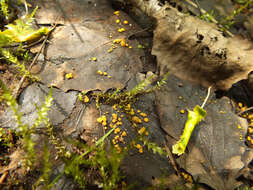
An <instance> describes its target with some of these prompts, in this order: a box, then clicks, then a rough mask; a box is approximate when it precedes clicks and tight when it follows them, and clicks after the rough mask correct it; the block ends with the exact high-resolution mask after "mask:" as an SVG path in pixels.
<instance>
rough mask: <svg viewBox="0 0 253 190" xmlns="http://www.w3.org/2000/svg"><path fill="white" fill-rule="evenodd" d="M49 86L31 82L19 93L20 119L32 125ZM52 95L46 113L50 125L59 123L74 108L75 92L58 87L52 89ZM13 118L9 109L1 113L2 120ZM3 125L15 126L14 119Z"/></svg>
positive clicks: (14, 127)
mask: <svg viewBox="0 0 253 190" xmlns="http://www.w3.org/2000/svg"><path fill="white" fill-rule="evenodd" d="M49 90H50V89H49V88H47V87H46V86H44V85H41V84H35V83H34V84H32V85H30V86H28V87H27V88H26V89H24V91H23V92H22V93H21V95H20V97H19V104H20V110H19V111H20V112H22V113H23V117H22V120H23V122H24V123H26V124H28V125H32V124H33V123H34V121H35V119H36V118H37V109H36V106H37V107H38V108H39V107H40V106H41V105H42V104H43V102H44V101H45V97H46V96H48V93H49ZM52 97H53V98H54V100H53V105H52V107H51V109H50V111H49V113H48V117H49V119H50V122H51V124H52V125H54V126H56V125H59V124H60V123H62V122H63V121H64V119H66V118H67V117H68V116H69V115H70V114H71V111H72V109H73V108H74V103H75V101H76V98H77V93H76V92H74V91H72V92H68V93H64V92H62V91H61V90H59V89H53V94H52ZM11 118H13V113H12V111H11V110H7V111H6V112H5V114H4V115H3V118H2V120H3V122H4V121H9V120H10V119H11ZM4 127H10V128H13V129H16V128H17V124H16V123H15V121H14V120H11V121H10V122H7V123H6V124H5V125H4Z"/></svg>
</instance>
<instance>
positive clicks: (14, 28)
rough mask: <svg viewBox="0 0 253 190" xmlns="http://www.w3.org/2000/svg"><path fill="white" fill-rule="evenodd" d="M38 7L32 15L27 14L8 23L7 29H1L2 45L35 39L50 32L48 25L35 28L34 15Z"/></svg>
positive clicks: (0, 42) (0, 43)
mask: <svg viewBox="0 0 253 190" xmlns="http://www.w3.org/2000/svg"><path fill="white" fill-rule="evenodd" d="M36 9H37V8H36ZM36 9H35V10H34V11H33V13H32V14H31V15H25V16H23V17H21V18H19V19H17V20H15V21H14V23H15V24H8V25H6V28H7V29H6V30H4V31H0V47H1V46H3V45H8V44H9V43H13V42H18V43H20V42H29V41H35V40H37V39H39V38H40V37H42V36H43V35H47V34H48V33H49V32H50V30H49V29H48V28H46V27H41V28H39V29H34V28H33V25H32V22H33V20H34V19H33V15H34V14H35V11H36Z"/></svg>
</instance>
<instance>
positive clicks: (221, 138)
mask: <svg viewBox="0 0 253 190" xmlns="http://www.w3.org/2000/svg"><path fill="white" fill-rule="evenodd" d="M178 82H181V83H183V86H182V87H178V85H177V83H178ZM205 96H206V90H205V89H203V88H201V87H198V86H193V85H191V84H189V83H186V82H183V81H181V80H179V79H178V78H176V77H173V76H171V77H169V79H168V81H167V85H166V86H165V88H163V89H162V90H161V91H158V92H157V93H156V101H157V102H156V105H157V110H158V115H159V118H160V121H161V127H162V128H163V129H164V131H166V132H167V134H168V136H169V137H170V143H169V146H170V147H172V145H173V144H175V143H176V141H177V139H179V138H180V135H181V134H182V132H183V128H184V124H185V122H186V119H187V114H186V113H184V114H182V113H180V110H181V109H193V108H194V107H195V106H196V105H201V104H202V102H203V100H204V98H205ZM205 110H206V111H207V116H206V118H205V120H204V121H203V122H201V123H200V124H199V125H198V126H197V127H196V128H195V130H194V132H193V134H192V137H191V139H190V142H189V145H188V149H187V151H186V153H185V154H184V155H182V156H181V157H179V158H178V159H177V163H178V164H179V166H180V167H181V168H183V169H185V170H186V171H187V172H189V173H190V174H192V175H193V177H194V179H195V180H198V182H200V183H204V184H207V185H208V186H210V187H212V188H214V189H233V188H234V187H236V186H237V185H238V184H239V183H238V181H237V180H236V179H237V177H239V176H240V175H241V174H242V171H243V170H242V169H244V168H247V167H248V164H249V162H250V160H252V154H250V152H252V151H251V150H248V148H247V147H246V145H245V143H244V139H243V138H244V136H245V135H246V132H247V121H246V120H245V119H242V118H240V117H238V116H237V115H235V114H234V113H233V111H232V107H231V104H230V102H229V99H228V98H226V97H223V98H221V99H216V98H215V96H214V95H213V94H211V97H210V99H209V101H208V103H207V105H206V106H205ZM245 158H247V159H245Z"/></svg>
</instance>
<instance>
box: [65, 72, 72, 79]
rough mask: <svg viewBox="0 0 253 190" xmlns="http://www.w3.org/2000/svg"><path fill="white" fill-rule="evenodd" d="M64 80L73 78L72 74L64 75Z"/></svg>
mask: <svg viewBox="0 0 253 190" xmlns="http://www.w3.org/2000/svg"><path fill="white" fill-rule="evenodd" d="M65 77H66V79H72V78H73V74H72V73H67V74H66V75H65Z"/></svg>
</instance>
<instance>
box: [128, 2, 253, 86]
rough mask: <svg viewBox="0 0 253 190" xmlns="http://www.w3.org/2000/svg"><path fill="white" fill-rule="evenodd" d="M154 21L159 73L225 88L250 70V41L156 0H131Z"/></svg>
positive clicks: (155, 52) (153, 51) (245, 76)
mask: <svg viewBox="0 0 253 190" xmlns="http://www.w3.org/2000/svg"><path fill="white" fill-rule="evenodd" d="M132 2H133V3H135V4H136V5H137V6H139V8H141V9H142V10H143V11H145V12H146V13H147V14H148V15H150V16H152V17H154V18H155V19H156V21H157V27H156V29H155V31H154V41H153V42H154V43H153V49H152V54H153V55H156V56H157V60H158V65H159V66H160V72H161V73H166V72H167V71H171V73H173V74H175V75H176V76H178V77H179V78H181V79H185V80H189V81H191V82H195V83H198V84H201V85H203V86H206V87H207V86H210V85H215V87H216V88H218V89H222V90H226V89H228V88H230V87H231V86H232V84H234V83H236V82H237V81H240V80H242V79H245V78H247V76H248V73H249V72H250V71H251V70H252V69H253V56H252V55H253V54H252V53H253V50H252V48H251V46H252V44H251V43H250V42H249V41H247V40H243V39H240V38H239V37H232V38H228V37H224V36H223V34H222V32H220V31H219V29H218V27H217V26H216V25H215V24H212V23H207V22H205V21H202V20H200V19H198V18H196V17H193V16H190V15H185V14H182V13H180V12H178V11H177V10H176V9H174V8H173V7H170V6H169V5H164V6H161V5H159V4H158V1H156V0H150V1H142V0H132Z"/></svg>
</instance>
